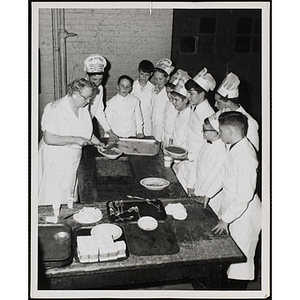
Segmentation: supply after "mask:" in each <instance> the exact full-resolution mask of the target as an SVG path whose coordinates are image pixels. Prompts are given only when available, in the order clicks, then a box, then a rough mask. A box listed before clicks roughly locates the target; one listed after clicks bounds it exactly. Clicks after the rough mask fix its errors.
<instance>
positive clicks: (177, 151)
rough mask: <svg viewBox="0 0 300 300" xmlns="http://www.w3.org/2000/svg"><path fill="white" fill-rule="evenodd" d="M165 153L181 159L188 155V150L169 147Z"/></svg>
mask: <svg viewBox="0 0 300 300" xmlns="http://www.w3.org/2000/svg"><path fill="white" fill-rule="evenodd" d="M165 151H166V153H168V154H169V155H170V156H171V157H173V158H180V157H182V156H184V155H186V154H187V150H185V149H184V148H181V147H178V146H168V147H166V148H165Z"/></svg>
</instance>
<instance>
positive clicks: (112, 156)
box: [98, 148, 122, 159]
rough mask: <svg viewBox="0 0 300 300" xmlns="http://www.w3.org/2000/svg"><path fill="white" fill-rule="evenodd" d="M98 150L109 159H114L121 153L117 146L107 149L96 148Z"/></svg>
mask: <svg viewBox="0 0 300 300" xmlns="http://www.w3.org/2000/svg"><path fill="white" fill-rule="evenodd" d="M98 152H99V153H100V154H102V155H103V156H105V157H107V158H109V159H116V158H118V157H119V156H120V155H121V154H122V151H121V150H119V149H118V148H111V149H109V150H106V149H102V150H101V149H99V148H98Z"/></svg>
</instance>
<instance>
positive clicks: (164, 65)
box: [155, 58, 174, 75]
mask: <svg viewBox="0 0 300 300" xmlns="http://www.w3.org/2000/svg"><path fill="white" fill-rule="evenodd" d="M155 68H159V69H162V70H164V71H165V72H166V73H167V74H168V75H170V74H171V72H172V71H173V70H174V67H173V66H172V61H171V60H169V59H168V58H163V59H161V60H159V61H158V62H157V63H156V65H155Z"/></svg>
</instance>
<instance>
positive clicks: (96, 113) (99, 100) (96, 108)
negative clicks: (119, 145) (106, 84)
mask: <svg viewBox="0 0 300 300" xmlns="http://www.w3.org/2000/svg"><path fill="white" fill-rule="evenodd" d="M87 107H88V106H87ZM89 109H90V113H91V117H92V118H94V117H96V119H97V120H98V122H99V124H100V125H101V127H102V128H103V130H104V131H105V132H107V131H108V130H110V129H111V128H110V126H109V124H108V122H107V119H106V115H105V113H104V103H103V86H102V85H100V86H99V87H98V93H97V95H96V96H95V97H94V98H93V100H92V101H91V103H90V105H89Z"/></svg>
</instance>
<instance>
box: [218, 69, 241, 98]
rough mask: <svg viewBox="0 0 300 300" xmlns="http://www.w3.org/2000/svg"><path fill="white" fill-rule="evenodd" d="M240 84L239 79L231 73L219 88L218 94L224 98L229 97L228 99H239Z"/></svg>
mask: <svg viewBox="0 0 300 300" xmlns="http://www.w3.org/2000/svg"><path fill="white" fill-rule="evenodd" d="M239 84H240V80H239V78H238V77H237V76H236V75H235V74H233V73H229V74H228V75H227V76H226V77H225V79H224V80H223V82H222V83H221V85H220V86H219V88H218V90H217V92H218V93H219V94H220V95H221V96H223V97H228V99H231V98H237V97H238V96H239V88H238V86H239Z"/></svg>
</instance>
